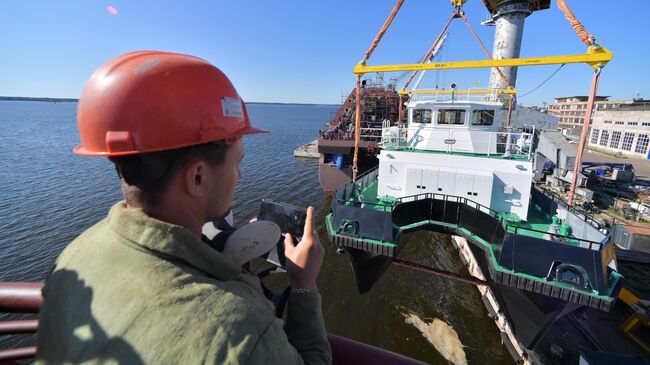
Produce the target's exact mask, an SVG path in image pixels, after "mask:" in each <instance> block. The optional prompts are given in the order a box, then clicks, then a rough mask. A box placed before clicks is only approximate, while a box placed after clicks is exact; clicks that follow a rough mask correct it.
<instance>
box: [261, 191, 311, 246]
mask: <svg viewBox="0 0 650 365" xmlns="http://www.w3.org/2000/svg"><path fill="white" fill-rule="evenodd" d="M306 218H307V209H305V208H301V207H296V206H293V205H291V204H286V203H279V202H275V201H273V200H269V199H263V200H262V204H261V205H260V213H259V214H258V216H257V219H259V220H265V221H271V222H273V223H275V224H277V225H278V226H279V227H280V231H281V232H282V233H291V235H292V236H293V237H294V238H295V239H296V240H298V239H300V238H301V237H302V235H303V233H304V229H305V219H306Z"/></svg>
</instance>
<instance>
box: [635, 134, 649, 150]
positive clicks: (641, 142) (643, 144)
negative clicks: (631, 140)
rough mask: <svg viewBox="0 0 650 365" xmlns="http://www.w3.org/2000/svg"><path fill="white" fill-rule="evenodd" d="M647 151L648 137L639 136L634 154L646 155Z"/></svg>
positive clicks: (644, 135)
mask: <svg viewBox="0 0 650 365" xmlns="http://www.w3.org/2000/svg"><path fill="white" fill-rule="evenodd" d="M647 150H648V135H647V134H639V137H638V138H637V139H636V147H635V148H634V152H636V153H643V154H644V155H645V153H646V151H647Z"/></svg>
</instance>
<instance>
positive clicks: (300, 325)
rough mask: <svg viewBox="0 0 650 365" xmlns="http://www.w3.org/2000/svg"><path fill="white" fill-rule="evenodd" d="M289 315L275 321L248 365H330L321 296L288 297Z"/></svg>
mask: <svg viewBox="0 0 650 365" xmlns="http://www.w3.org/2000/svg"><path fill="white" fill-rule="evenodd" d="M288 305H289V313H288V315H287V321H286V324H285V326H284V329H283V328H282V321H281V320H279V319H274V320H273V321H272V322H271V324H270V326H269V327H268V328H267V329H266V330H265V331H264V333H262V335H261V336H260V338H259V340H258V342H257V344H256V345H255V347H254V349H253V350H252V352H251V353H250V356H249V358H248V360H247V361H246V363H247V364H331V363H332V352H331V350H330V345H329V342H328V340H327V333H326V332H325V324H324V322H323V314H322V311H321V304H320V295H319V294H315V293H311V294H297V295H294V294H292V295H290V296H289V303H288Z"/></svg>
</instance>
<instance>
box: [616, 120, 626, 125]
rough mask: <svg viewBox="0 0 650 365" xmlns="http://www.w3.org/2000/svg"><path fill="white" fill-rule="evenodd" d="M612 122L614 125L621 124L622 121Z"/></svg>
mask: <svg viewBox="0 0 650 365" xmlns="http://www.w3.org/2000/svg"><path fill="white" fill-rule="evenodd" d="M614 124H616V125H623V124H624V123H623V122H621V121H617V122H614Z"/></svg>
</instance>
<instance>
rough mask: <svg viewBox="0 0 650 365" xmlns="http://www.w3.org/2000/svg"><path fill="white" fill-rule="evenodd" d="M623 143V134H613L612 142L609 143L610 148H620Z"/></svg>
mask: <svg viewBox="0 0 650 365" xmlns="http://www.w3.org/2000/svg"><path fill="white" fill-rule="evenodd" d="M620 142H621V132H612V141H611V142H610V143H609V147H610V148H618V144H619V143H620Z"/></svg>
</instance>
